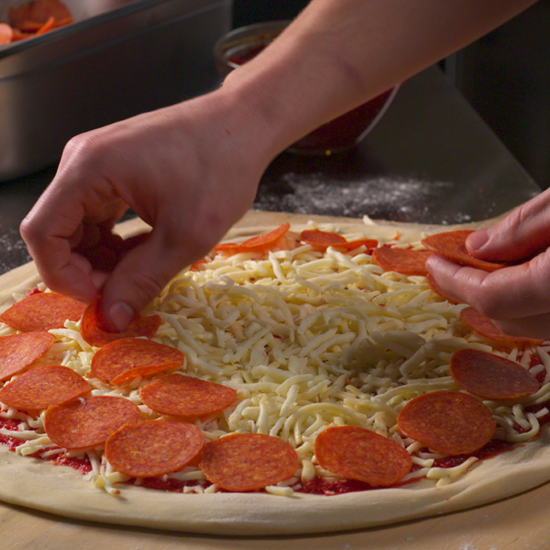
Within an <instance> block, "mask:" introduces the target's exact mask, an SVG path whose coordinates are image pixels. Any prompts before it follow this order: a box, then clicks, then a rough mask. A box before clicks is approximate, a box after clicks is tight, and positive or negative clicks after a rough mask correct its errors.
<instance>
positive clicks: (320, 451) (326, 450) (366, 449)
mask: <svg viewBox="0 0 550 550" xmlns="http://www.w3.org/2000/svg"><path fill="white" fill-rule="evenodd" d="M315 457H316V458H317V461H318V462H319V465H320V466H321V467H322V468H324V469H325V470H328V471H329V472H332V473H333V474H337V475H339V476H342V477H344V478H346V479H357V480H359V481H364V482H365V483H368V484H369V485H372V486H373V487H389V486H390V485H393V484H395V483H397V482H398V481H399V480H400V479H401V478H402V477H403V476H404V475H406V474H408V473H409V471H410V470H411V467H412V459H411V457H410V455H409V453H408V452H407V450H406V449H405V448H404V447H402V446H401V445H399V444H398V443H396V442H395V441H393V440H391V439H388V438H387V437H383V436H381V435H378V434H377V433H375V432H373V431H371V430H367V429H365V428H358V427H356V426H334V427H331V428H327V429H326V430H324V431H322V432H321V433H320V434H319V435H318V436H317V438H316V439H315Z"/></svg>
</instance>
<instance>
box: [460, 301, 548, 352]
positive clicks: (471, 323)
mask: <svg viewBox="0 0 550 550" xmlns="http://www.w3.org/2000/svg"><path fill="white" fill-rule="evenodd" d="M460 318H461V319H462V321H463V323H464V324H465V325H466V326H467V327H468V328H470V329H471V330H473V331H474V332H477V334H479V335H481V336H484V337H485V338H488V339H489V340H493V341H494V342H502V343H506V344H522V343H524V344H542V343H543V342H544V340H537V339H535V338H526V337H523V336H510V335H509V334H505V333H504V332H502V331H501V330H500V329H499V328H498V327H497V326H496V325H495V323H493V321H491V319H489V317H486V316H485V315H483V313H480V312H479V311H477V309H474V308H473V307H471V306H468V307H465V308H464V309H463V310H461V311H460Z"/></svg>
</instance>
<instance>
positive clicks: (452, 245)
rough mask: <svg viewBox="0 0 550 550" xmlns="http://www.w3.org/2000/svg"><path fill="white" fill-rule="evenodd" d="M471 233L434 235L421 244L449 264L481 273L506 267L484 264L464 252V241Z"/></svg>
mask: <svg viewBox="0 0 550 550" xmlns="http://www.w3.org/2000/svg"><path fill="white" fill-rule="evenodd" d="M470 233H473V231H467V230H464V229H463V230H460V231H447V232H445V233H436V234H435V235H430V236H429V237H426V238H425V239H422V244H423V245H424V246H425V247H426V248H427V249H428V250H430V251H431V252H433V253H434V254H437V255H438V256H442V257H443V258H446V259H447V260H450V261H451V262H455V263H457V264H461V265H469V266H471V267H475V268H476V269H483V271H496V270H497V269H501V268H502V267H506V264H504V263H496V262H486V261H484V260H478V259H477V258H474V257H473V256H472V255H471V254H470V253H469V252H468V251H467V250H466V239H467V238H468V235H470Z"/></svg>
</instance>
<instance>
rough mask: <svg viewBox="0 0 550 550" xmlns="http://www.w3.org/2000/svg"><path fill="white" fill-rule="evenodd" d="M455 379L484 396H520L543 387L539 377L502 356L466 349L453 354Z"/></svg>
mask: <svg viewBox="0 0 550 550" xmlns="http://www.w3.org/2000/svg"><path fill="white" fill-rule="evenodd" d="M450 371H451V376H452V377H453V380H454V381H455V382H456V383H457V384H458V385H459V386H462V387H463V388H464V389H465V390H467V391H469V392H470V393H473V394H474V395H477V396H478V397H481V398H482V399H494V400H498V399H520V398H522V397H527V396H528V395H532V394H533V393H536V392H537V391H538V390H539V387H540V385H539V383H538V381H537V379H536V378H535V377H534V376H533V375H532V374H531V373H530V372H529V371H528V370H527V369H524V368H523V367H522V366H521V365H519V364H518V363H515V362H514V361H510V360H509V359H506V358H505V357H501V356H500V355H495V354H493V353H488V352H486V351H481V350H477V349H469V348H464V349H461V350H458V351H456V352H455V353H454V354H453V356H452V357H451V364H450Z"/></svg>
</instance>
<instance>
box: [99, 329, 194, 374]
mask: <svg viewBox="0 0 550 550" xmlns="http://www.w3.org/2000/svg"><path fill="white" fill-rule="evenodd" d="M183 360H184V357H183V353H182V352H181V351H179V350H178V349H176V348H173V347H171V346H165V345H164V344H158V343H157V342H152V341H151V340H143V339H141V338H125V339H124V340H115V341H114V342H111V343H110V344H107V345H106V346H103V347H102V348H101V349H99V350H98V351H97V352H96V354H95V355H94V356H93V358H92V364H91V373H92V375H93V376H95V377H96V378H99V379H100V380H104V381H105V382H111V384H123V383H124V382H127V381H128V380H132V379H133V378H137V377H138V376H147V375H148V374H154V373H157V372H161V371H165V370H170V369H173V368H175V367H180V366H181V365H183Z"/></svg>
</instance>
